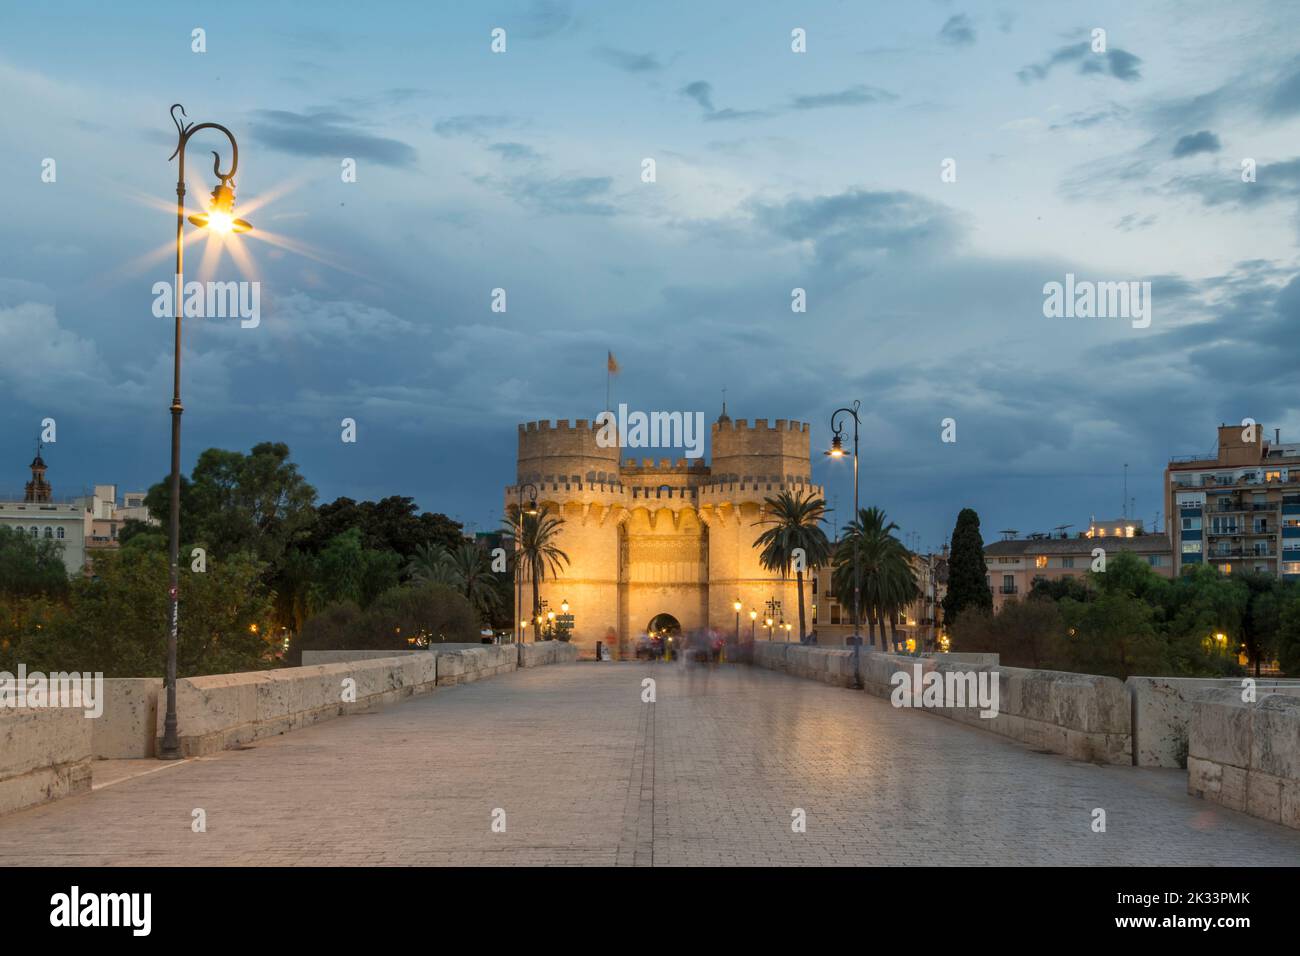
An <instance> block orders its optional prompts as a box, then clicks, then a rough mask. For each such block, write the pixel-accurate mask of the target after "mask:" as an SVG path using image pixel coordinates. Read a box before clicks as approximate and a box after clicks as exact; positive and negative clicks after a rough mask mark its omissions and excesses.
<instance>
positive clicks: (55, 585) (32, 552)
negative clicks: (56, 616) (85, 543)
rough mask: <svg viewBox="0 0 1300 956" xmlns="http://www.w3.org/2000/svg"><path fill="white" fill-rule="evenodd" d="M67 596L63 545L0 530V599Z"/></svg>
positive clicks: (7, 529) (16, 530) (50, 539)
mask: <svg viewBox="0 0 1300 956" xmlns="http://www.w3.org/2000/svg"><path fill="white" fill-rule="evenodd" d="M67 592H68V571H67V568H66V567H65V566H64V564H63V544H62V542H60V541H57V540H56V539H54V538H33V537H31V536H30V535H28V534H24V533H23V532H22V531H21V530H19V529H17V528H6V527H4V526H0V595H3V596H5V597H9V598H16V597H34V596H36V595H46V596H52V597H61V596H63V595H65V594H67Z"/></svg>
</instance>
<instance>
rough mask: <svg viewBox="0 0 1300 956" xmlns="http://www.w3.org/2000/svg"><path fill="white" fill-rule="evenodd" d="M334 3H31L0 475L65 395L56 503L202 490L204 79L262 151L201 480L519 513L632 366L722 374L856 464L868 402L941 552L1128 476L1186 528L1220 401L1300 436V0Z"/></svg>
mask: <svg viewBox="0 0 1300 956" xmlns="http://www.w3.org/2000/svg"><path fill="white" fill-rule="evenodd" d="M305 9H306V8H305V7H300V6H297V5H289V4H283V5H277V4H251V3H241V2H233V3H223V4H221V5H186V7H185V8H184V9H181V8H179V7H178V6H177V5H175V4H167V3H148V2H140V3H132V4H129V5H121V4H119V5H112V6H105V5H102V4H94V3H59V4H45V5H40V6H37V5H30V4H28V5H14V4H8V5H6V6H5V7H4V10H3V12H0V98H2V99H3V102H4V103H5V116H4V120H3V122H0V183H3V187H0V188H3V190H4V197H5V200H6V201H5V209H6V215H7V228H5V229H4V230H3V231H2V232H0V395H3V397H4V401H3V403H0V438H3V443H2V444H0V447H3V448H5V449H7V451H6V453H5V455H4V459H5V461H4V463H3V464H0V472H2V473H0V488H3V489H13V488H18V487H20V486H21V483H22V482H23V481H24V480H25V478H26V473H25V465H26V463H27V462H28V461H29V460H30V448H31V444H32V441H33V438H34V435H35V432H36V430H37V427H38V425H39V422H40V420H41V419H42V418H45V417H47V416H48V417H53V418H55V419H56V421H57V422H58V429H59V431H58V441H57V443H56V444H55V445H53V446H51V447H50V448H49V449H48V451H47V453H46V458H47V461H48V463H49V465H50V479H51V481H52V483H53V484H54V485H55V491H56V493H60V494H76V493H80V492H81V491H82V489H83V487H85V486H89V485H91V484H94V483H105V482H114V483H117V484H118V485H119V487H120V488H121V487H131V488H137V487H145V486H147V485H148V484H150V483H152V482H154V481H157V480H159V479H160V478H161V477H162V476H163V475H164V473H165V472H166V470H167V463H168V454H169V452H168V434H169V433H168V416H167V405H168V402H169V399H170V362H171V339H170V322H169V321H168V320H159V319H155V318H154V317H153V316H152V313H151V305H152V300H153V296H152V292H151V288H152V285H153V283H154V282H156V281H159V280H163V279H167V278H169V277H170V271H171V264H170V260H169V257H168V256H169V252H168V250H169V239H170V237H171V230H172V228H173V223H174V218H173V215H174V214H173V213H171V212H169V211H168V203H170V202H173V201H174V180H175V168H174V165H173V164H169V163H168V162H167V157H168V155H169V154H170V152H171V150H172V147H173V145H174V139H175V131H174V129H173V127H172V125H171V121H170V119H169V117H168V113H167V111H168V107H169V106H170V105H171V104H172V103H173V102H181V103H183V104H184V105H185V107H186V109H187V111H188V115H189V117H190V119H192V120H196V121H199V122H204V121H215V122H220V123H224V124H226V125H228V126H229V127H230V128H231V129H232V130H233V131H234V132H235V134H236V136H237V137H238V138H239V142H240V152H241V155H240V169H239V173H238V175H237V177H236V183H237V186H238V190H237V192H238V197H239V206H238V208H239V209H240V210H242V211H247V212H248V215H249V218H250V219H252V220H253V222H254V226H255V227H256V231H255V233H254V234H253V235H252V236H250V237H248V238H246V239H244V240H241V245H242V246H243V247H244V248H245V249H246V250H247V252H248V261H249V263H250V264H251V269H252V272H251V273H250V275H251V277H253V278H256V279H257V280H259V281H260V282H261V283H262V323H261V325H260V326H259V327H258V328H256V329H241V328H239V327H238V325H237V324H234V323H231V322H228V321H227V322H221V321H220V320H210V321H209V320H196V321H193V322H190V323H189V324H188V325H187V338H186V343H185V344H186V348H185V360H184V400H185V405H186V414H185V417H184V428H185V435H184V459H185V462H186V469H187V470H188V468H189V466H190V465H191V464H192V461H193V458H194V456H195V455H197V453H198V452H199V451H200V450H202V449H204V448H207V447H210V446H214V445H215V446H220V447H226V448H238V449H245V450H246V449H247V448H249V447H250V446H251V445H253V444H254V443H256V442H258V441H262V440H268V439H273V440H283V441H286V442H288V443H289V445H290V447H291V448H292V450H293V453H294V458H295V459H296V460H297V461H298V462H299V463H300V464H301V466H302V469H303V471H304V473H305V474H306V475H307V477H308V478H309V479H310V480H311V481H312V482H313V483H314V484H315V485H316V486H317V488H318V490H319V491H320V494H321V497H322V500H330V499H332V498H334V497H336V496H338V495H343V494H346V495H349V496H351V497H354V498H358V499H360V498H374V497H380V496H383V495H386V494H408V495H412V496H414V497H415V498H416V500H417V501H418V502H419V504H420V505H421V506H422V507H423V508H426V509H429V510H440V511H445V512H447V513H448V514H451V515H454V516H457V517H459V518H460V519H461V520H463V521H465V522H466V523H467V524H472V525H474V526H476V527H478V528H480V529H485V528H491V527H494V526H495V525H496V524H497V521H498V518H499V510H500V497H501V492H500V488H501V486H502V485H503V484H505V483H506V482H508V481H509V480H510V478H511V475H512V464H513V455H514V445H515V425H516V423H518V422H520V421H527V420H533V419H538V418H559V417H564V418H579V417H591V416H592V415H594V414H595V412H596V411H598V410H599V409H600V408H601V407H602V406H603V404H604V387H605V379H604V362H605V353H606V351H607V350H612V351H613V352H614V353H615V355H616V356H617V357H618V359H619V362H620V363H621V364H622V366H623V374H621V375H620V376H619V377H618V378H617V379H616V386H615V399H616V401H625V402H627V403H628V404H629V405H630V406H631V407H632V408H639V409H644V410H654V409H660V410H684V411H689V410H701V411H703V412H705V413H706V415H707V416H708V417H709V419H710V420H711V419H712V418H713V417H715V416H716V414H717V411H718V406H719V403H720V398H721V389H722V388H723V387H724V386H725V387H726V388H727V398H728V405H729V411H730V412H731V414H732V415H733V416H734V417H737V418H740V417H744V418H751V419H752V418H758V417H767V418H777V417H787V418H798V419H803V420H807V421H811V422H812V423H813V440H814V443H815V444H816V445H817V446H818V447H819V448H820V447H824V446H825V443H826V442H827V441H828V440H829V429H828V419H829V415H830V412H831V411H832V410H833V409H834V408H836V407H838V406H839V405H842V404H845V403H847V402H851V401H852V400H853V399H855V398H858V399H861V400H862V402H863V405H864V408H865V411H866V414H865V416H864V426H865V433H864V439H863V459H862V479H863V487H864V492H863V498H864V504H865V503H871V504H878V505H880V506H882V507H884V508H885V509H886V511H887V512H888V513H889V514H890V515H891V517H893V518H894V519H895V520H896V521H897V522H898V523H899V524H900V525H901V526H902V527H903V528H904V530H905V531H914V532H918V533H919V535H920V541H921V543H922V544H923V545H925V546H937V545H938V544H939V543H941V542H942V541H943V540H944V539H945V538H946V537H947V535H948V534H949V533H950V531H951V527H952V523H953V520H954V518H955V516H956V513H957V511H958V510H959V509H960V508H961V507H963V506H971V507H974V508H976V509H977V510H979V512H980V513H981V515H982V517H983V522H984V530H985V537H986V539H987V538H992V537H996V530H997V529H1000V528H1005V527H1012V528H1017V529H1019V530H1021V531H1022V532H1027V531H1043V530H1048V529H1050V528H1051V527H1053V526H1055V525H1058V524H1063V523H1074V524H1075V525H1076V526H1080V525H1082V524H1085V523H1086V522H1087V520H1088V518H1089V516H1090V515H1093V514H1096V515H1098V516H1111V515H1114V514H1116V513H1118V512H1119V510H1120V507H1121V504H1122V491H1121V488H1122V485H1121V482H1122V470H1123V465H1124V463H1126V462H1127V463H1128V465H1129V494H1130V495H1131V496H1132V497H1134V498H1135V499H1136V510H1137V513H1138V515H1139V516H1141V517H1143V518H1145V519H1147V520H1148V521H1150V520H1151V519H1152V518H1153V517H1154V515H1155V513H1156V511H1157V510H1159V509H1160V508H1161V502H1160V487H1161V479H1162V471H1163V467H1164V464H1165V461H1166V460H1167V458H1168V456H1170V455H1176V454H1191V453H1196V452H1203V451H1206V450H1208V449H1209V448H1211V447H1212V445H1213V441H1214V428H1215V426H1216V425H1218V424H1219V423H1220V422H1221V421H1239V420H1240V419H1242V418H1243V417H1246V416H1250V417H1253V418H1255V419H1256V420H1258V421H1260V422H1261V423H1262V424H1263V425H1264V426H1265V427H1266V428H1267V429H1268V430H1269V432H1270V434H1271V432H1272V429H1273V428H1275V427H1280V428H1281V429H1282V432H1283V436H1284V437H1288V436H1289V437H1290V438H1292V439H1294V438H1296V437H1297V435H1298V434H1300V399H1298V398H1297V389H1296V382H1297V375H1296V372H1297V370H1298V369H1300V362H1298V361H1297V354H1296V343H1297V341H1300V337H1298V336H1297V331H1298V330H1300V280H1297V245H1296V243H1297V235H1298V230H1300V216H1298V215H1297V211H1298V209H1297V207H1298V205H1300V147H1297V146H1296V145H1295V144H1296V143H1297V142H1298V140H1297V136H1296V134H1297V132H1300V50H1298V49H1297V46H1296V44H1295V42H1294V39H1293V38H1294V37H1295V36H1296V35H1298V34H1297V27H1300V7H1297V6H1296V5H1294V4H1290V3H1283V2H1278V3H1248V2H1247V3H1237V4H1233V5H1232V6H1231V8H1230V9H1225V8H1224V7H1223V5H1222V4H1219V3H1196V2H1178V3H1143V4H1140V5H1139V4H1132V3H1123V2H1121V3H1089V4H1086V5H1085V4H1067V3H1052V4H1043V3H1024V4H1019V3H996V2H995V3H987V4H986V3H978V4H976V3H967V4H962V3H957V2H951V3H941V2H916V3H912V4H885V3H850V2H840V3H835V2H824V3H816V4H791V3H765V2H747V3H730V2H727V3H710V4H698V3H673V2H665V3H656V4H635V5H634V4H627V3H595V2H592V3H579V2H573V3H565V2H560V0H521V2H517V3H501V4H491V3H485V4H474V5H472V6H471V5H468V4H453V3H449V2H441V3H427V2H426V3H411V4H398V3H374V4H355V3H318V4H313V5H312V7H311V13H310V16H308V15H306V14H305V13H304V12H303V11H304V10H305ZM196 27H201V28H203V29H204V30H206V42H207V52H206V53H201V54H200V53H194V52H192V51H191V31H192V30H193V29H194V28H196ZM495 27H501V28H503V29H505V30H506V35H507V49H506V52H505V53H504V54H493V53H492V52H491V51H490V49H489V44H490V32H491V31H492V29H493V28H495ZM796 27H797V28H802V29H804V30H805V31H806V33H807V52H806V53H803V54H796V53H793V52H792V51H791V49H790V33H791V30H792V29H794V28H796ZM1098 27H1100V28H1102V29H1104V30H1105V31H1106V52H1105V53H1101V54H1098V53H1094V52H1092V50H1091V49H1090V48H1089V44H1090V36H1091V31H1092V30H1093V29H1094V28H1098ZM209 146H211V148H218V149H224V143H223V142H222V141H221V140H220V139H218V138H212V139H207V138H204V139H202V140H199V139H196V140H195V141H194V143H193V144H192V145H191V147H190V151H189V157H190V158H189V164H190V165H189V174H190V175H189V178H190V180H191V183H192V191H191V197H190V198H191V200H192V205H193V206H194V208H195V209H197V208H198V201H199V200H200V199H201V198H202V193H201V192H196V191H195V190H206V189H208V188H210V187H211V185H213V183H212V181H211V180H212V177H211V165H210V160H209V162H207V163H205V162H204V158H205V156H207V153H206V152H205V150H207V149H208V148H209ZM647 157H649V158H653V159H654V160H655V161H656V166H657V181H656V182H654V183H652V184H651V183H644V182H642V181H641V168H642V165H641V164H642V160H643V159H645V158H647ZM45 158H53V159H55V160H56V162H57V181H56V182H54V183H43V182H42V181H41V176H40V174H41V164H42V160H43V159H45ZM343 158H353V159H355V160H356V161H357V170H358V174H357V181H356V182H355V183H344V182H342V181H341V177H340V163H341V160H342V159H343ZM948 158H952V159H955V160H956V169H957V178H956V181H955V182H944V181H942V180H941V177H940V171H941V163H942V162H943V161H944V160H945V159H948ZM1246 158H1250V159H1253V160H1254V161H1255V163H1256V168H1257V181H1256V182H1254V183H1243V182H1242V181H1241V176H1240V170H1241V163H1242V160H1243V159H1246ZM267 236H270V237H271V238H274V239H276V240H277V241H276V242H275V243H272V242H268V241H265V237H267ZM204 242H205V240H203V239H201V238H196V239H194V240H193V241H192V244H191V245H190V246H189V247H188V248H189V250H190V251H189V252H188V253H187V254H188V255H189V256H190V259H189V263H190V268H189V269H188V270H187V272H188V277H189V278H196V277H199V278H214V279H238V278H246V277H247V276H242V275H241V274H240V272H239V270H238V269H237V268H236V263H235V261H234V260H233V259H232V257H231V256H230V255H229V254H226V255H224V256H223V257H222V258H220V259H219V261H218V262H217V263H216V265H215V266H210V267H208V268H207V269H206V271H205V273H204V274H202V275H197V276H196V270H198V269H199V262H200V260H201V259H202V257H203V249H204ZM1067 272H1073V273H1075V274H1076V275H1078V276H1079V277H1080V278H1090V279H1094V280H1099V281H1122V280H1145V281H1150V282H1151V283H1152V288H1153V295H1154V317H1153V321H1152V323H1151V326H1150V328H1147V329H1135V328H1133V327H1131V325H1130V323H1128V322H1127V321H1124V320H1116V319H1048V318H1045V317H1044V316H1043V313H1042V303H1043V292H1042V289H1043V285H1044V283H1047V282H1051V281H1062V280H1063V279H1064V276H1065V274H1066V273H1067ZM497 287H501V288H505V289H506V291H507V301H508V311H507V312H506V313H504V314H500V313H493V312H492V311H491V310H490V300H491V290H492V289H494V288H497ZM795 287H800V288H804V289H806V290H807V296H808V311H807V312H806V313H803V314H795V313H792V312H791V310H790V295H791V289H793V288H795ZM344 417H352V418H354V419H356V421H357V423H358V433H359V441H358V442H357V443H356V444H344V443H342V442H341V441H340V440H339V432H340V429H339V421H340V420H341V419H342V418H344ZM948 417H951V418H955V419H956V420H957V423H958V424H957V437H958V440H957V442H956V443H955V444H944V443H942V442H941V441H940V422H941V420H942V419H944V418H948ZM633 454H635V455H637V456H638V457H640V456H641V455H642V454H653V455H655V456H656V457H659V456H660V454H661V453H659V452H657V451H653V450H652V451H649V452H644V453H643V452H639V451H638V452H633ZM816 457H817V458H818V461H817V462H816V463H815V466H814V467H815V472H814V473H815V476H816V477H817V478H818V479H819V480H823V481H825V483H826V485H827V497H828V498H829V499H831V500H832V502H833V503H838V505H839V507H840V510H841V512H846V511H847V510H848V507H849V501H850V496H851V484H850V478H849V471H848V469H847V468H836V469H834V470H832V466H831V465H830V464H829V463H826V462H823V461H822V460H820V458H821V456H820V455H818V456H816Z"/></svg>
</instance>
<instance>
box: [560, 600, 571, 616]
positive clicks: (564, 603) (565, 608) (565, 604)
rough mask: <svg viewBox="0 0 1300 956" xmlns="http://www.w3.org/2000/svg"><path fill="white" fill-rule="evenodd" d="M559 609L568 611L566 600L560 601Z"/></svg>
mask: <svg viewBox="0 0 1300 956" xmlns="http://www.w3.org/2000/svg"><path fill="white" fill-rule="evenodd" d="M560 610H561V611H563V612H564V613H565V614H568V613H569V602H568V601H567V600H566V601H561V602H560Z"/></svg>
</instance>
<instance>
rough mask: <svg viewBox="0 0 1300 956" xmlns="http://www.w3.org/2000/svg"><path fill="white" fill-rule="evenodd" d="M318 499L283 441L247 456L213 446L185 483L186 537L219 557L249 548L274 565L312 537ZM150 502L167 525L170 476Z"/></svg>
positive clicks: (257, 448)
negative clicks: (290, 457)
mask: <svg viewBox="0 0 1300 956" xmlns="http://www.w3.org/2000/svg"><path fill="white" fill-rule="evenodd" d="M315 500H316V490H315V489H314V488H313V487H312V486H311V485H309V484H307V482H306V481H305V480H304V479H303V477H302V476H301V475H300V474H299V473H298V466H297V465H295V464H293V463H292V462H291V461H289V446H288V445H285V444H284V443H283V442H261V443H260V444H257V445H254V446H253V448H252V450H251V451H250V452H249V453H248V454H247V455H245V454H243V453H242V452H237V451H224V450H222V449H219V448H209V449H207V450H206V451H204V452H203V453H202V454H201V455H199V458H198V461H197V462H196V463H195V465H194V470H193V471H192V472H191V474H190V480H189V482H185V481H184V480H183V479H182V482H181V539H182V540H186V541H196V542H198V543H200V544H202V545H204V546H205V547H206V548H207V549H208V554H209V556H210V557H213V558H217V559H221V558H225V557H227V556H229V555H232V554H236V553H238V552H241V551H246V552H249V553H251V554H253V555H255V556H256V558H257V559H258V560H259V561H261V562H263V563H265V564H268V565H274V564H276V563H278V562H279V561H280V559H281V558H282V557H283V555H284V553H285V551H286V550H287V549H288V548H289V547H290V546H291V545H292V544H294V543H295V542H298V541H301V540H304V539H305V538H306V536H307V532H308V531H309V529H310V528H311V526H312V525H313V524H314V523H315V521H316V512H315V509H314V507H313V505H314V503H315ZM145 505H146V506H147V507H148V509H149V513H150V514H151V515H156V516H157V517H158V518H159V520H160V521H162V522H163V527H164V528H165V527H167V522H168V521H169V520H170V515H171V498H170V486H169V483H168V479H163V480H162V481H161V482H159V483H158V484H156V485H154V486H153V487H152V488H150V489H149V491H148V493H147V494H146V495H145Z"/></svg>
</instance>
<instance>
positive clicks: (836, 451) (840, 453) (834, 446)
mask: <svg viewBox="0 0 1300 956" xmlns="http://www.w3.org/2000/svg"><path fill="white" fill-rule="evenodd" d="M826 454H827V456H828V457H830V458H843V457H844V439H842V438H841V437H840V436H839V435H836V436H835V437H834V438H832V439H831V450H830V451H828V452H827V453H826Z"/></svg>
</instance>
